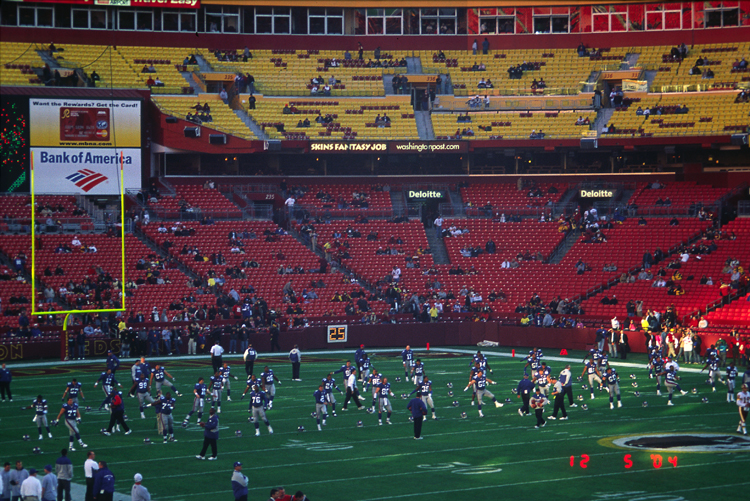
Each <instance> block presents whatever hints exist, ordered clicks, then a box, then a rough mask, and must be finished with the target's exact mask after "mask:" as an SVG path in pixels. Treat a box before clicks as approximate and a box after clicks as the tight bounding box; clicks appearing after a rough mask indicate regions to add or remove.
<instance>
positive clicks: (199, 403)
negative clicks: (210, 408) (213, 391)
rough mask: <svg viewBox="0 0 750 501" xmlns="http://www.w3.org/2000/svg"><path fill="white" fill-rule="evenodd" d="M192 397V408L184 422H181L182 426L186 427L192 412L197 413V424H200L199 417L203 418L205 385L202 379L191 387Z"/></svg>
mask: <svg viewBox="0 0 750 501" xmlns="http://www.w3.org/2000/svg"><path fill="white" fill-rule="evenodd" d="M193 395H194V397H193V408H192V409H191V410H190V412H188V414H187V416H185V420H184V421H183V422H182V425H183V426H187V424H188V420H189V419H190V416H192V415H193V413H194V412H197V413H198V421H197V423H200V422H201V417H203V409H204V407H205V406H206V383H205V382H204V379H203V378H202V377H199V378H198V382H197V383H196V384H195V386H194V387H193Z"/></svg>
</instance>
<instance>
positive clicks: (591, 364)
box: [581, 356, 602, 400]
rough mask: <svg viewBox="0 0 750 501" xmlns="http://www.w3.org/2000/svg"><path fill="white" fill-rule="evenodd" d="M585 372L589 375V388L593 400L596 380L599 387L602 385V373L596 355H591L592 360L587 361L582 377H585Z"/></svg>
mask: <svg viewBox="0 0 750 501" xmlns="http://www.w3.org/2000/svg"><path fill="white" fill-rule="evenodd" d="M584 374H588V376H589V390H590V391H591V400H593V399H594V382H596V383H597V384H598V386H599V388H601V387H602V374H601V373H600V372H599V367H598V364H597V362H596V358H595V357H594V356H592V357H591V360H589V361H588V362H586V366H585V367H584V368H583V372H581V377H583V375H584Z"/></svg>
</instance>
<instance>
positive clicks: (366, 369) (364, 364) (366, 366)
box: [359, 353, 372, 381]
mask: <svg viewBox="0 0 750 501" xmlns="http://www.w3.org/2000/svg"><path fill="white" fill-rule="evenodd" d="M359 366H360V367H361V370H360V375H361V376H362V377H361V378H360V379H361V380H362V381H367V379H368V378H369V377H370V369H371V368H372V363H371V362H370V357H369V356H367V354H366V353H365V358H363V359H362V360H361V361H360V362H359Z"/></svg>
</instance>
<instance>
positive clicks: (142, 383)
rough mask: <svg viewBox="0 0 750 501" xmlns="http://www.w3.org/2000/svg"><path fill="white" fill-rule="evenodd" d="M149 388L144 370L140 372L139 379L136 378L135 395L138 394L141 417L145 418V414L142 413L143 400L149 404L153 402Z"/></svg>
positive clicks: (143, 407)
mask: <svg viewBox="0 0 750 501" xmlns="http://www.w3.org/2000/svg"><path fill="white" fill-rule="evenodd" d="M150 389H151V387H150V386H149V384H148V379H146V374H145V373H144V372H141V376H140V379H139V380H138V388H137V389H136V395H137V396H138V408H139V410H140V411H141V419H146V414H144V413H143V410H144V409H145V406H146V404H145V403H144V402H148V403H149V404H153V403H154V397H152V396H151V393H150V392H149V390H150Z"/></svg>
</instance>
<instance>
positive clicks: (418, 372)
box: [412, 359, 424, 385]
mask: <svg viewBox="0 0 750 501" xmlns="http://www.w3.org/2000/svg"><path fill="white" fill-rule="evenodd" d="M422 379H424V364H423V363H422V360H420V359H417V361H416V362H414V377H413V381H412V382H413V383H414V384H416V385H419V384H422Z"/></svg>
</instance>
